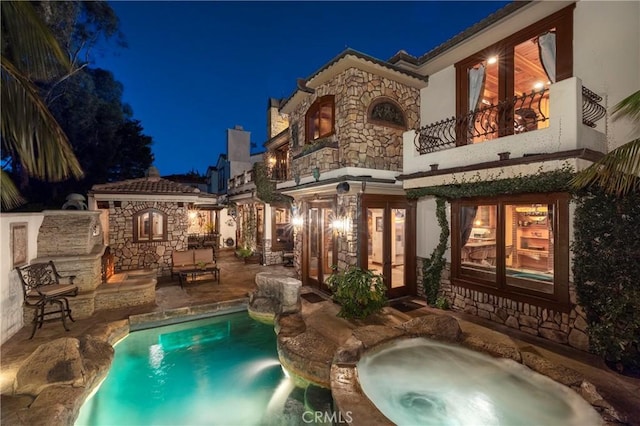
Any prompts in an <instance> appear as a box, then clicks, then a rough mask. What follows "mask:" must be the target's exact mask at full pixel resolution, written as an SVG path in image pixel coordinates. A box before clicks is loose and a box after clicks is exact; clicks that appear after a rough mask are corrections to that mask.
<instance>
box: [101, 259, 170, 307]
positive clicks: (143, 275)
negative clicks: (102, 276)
mask: <svg viewBox="0 0 640 426" xmlns="http://www.w3.org/2000/svg"><path fill="white" fill-rule="evenodd" d="M157 281H158V280H157V279H156V272H155V271H154V270H151V269H142V270H140V271H129V272H124V273H120V274H115V275H113V276H112V277H111V278H110V279H109V282H107V283H105V284H102V285H101V286H100V287H98V289H97V290H96V298H95V310H96V311H98V310H102V309H116V308H124V307H129V306H138V305H147V304H151V303H155V301H156V283H157Z"/></svg>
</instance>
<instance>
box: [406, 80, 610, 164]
mask: <svg viewBox="0 0 640 426" xmlns="http://www.w3.org/2000/svg"><path fill="white" fill-rule="evenodd" d="M548 101H549V89H543V90H541V91H537V92H536V91H534V92H531V93H528V94H524V95H522V96H516V97H514V98H512V99H509V100H505V101H501V102H499V103H498V104H495V105H494V104H490V105H487V106H483V107H480V108H477V109H476V110H474V111H470V112H469V113H467V114H464V115H461V116H458V117H451V118H449V119H446V120H442V121H438V122H436V123H432V124H429V125H427V126H423V127H421V128H420V129H418V131H417V133H416V136H415V139H414V145H415V147H416V149H417V150H418V152H419V153H420V154H427V153H430V152H435V151H440V150H444V149H448V148H453V147H455V146H456V145H466V144H468V143H471V142H472V141H474V140H475V141H484V140H490V139H495V138H499V137H502V136H507V135H512V134H518V133H523V132H528V131H532V130H537V129H538V128H539V127H540V126H541V124H540V123H544V122H546V121H547V120H548V119H549V117H548V115H547V111H548ZM600 101H602V98H601V97H599V96H598V95H596V94H595V93H593V92H592V91H590V90H589V89H587V88H586V87H584V86H583V87H582V117H583V118H582V121H583V123H584V124H585V125H587V126H590V127H595V126H596V125H595V122H596V121H598V120H600V119H601V118H602V117H604V115H605V114H606V110H605V109H604V107H603V106H602V105H600V104H599V102H600Z"/></svg>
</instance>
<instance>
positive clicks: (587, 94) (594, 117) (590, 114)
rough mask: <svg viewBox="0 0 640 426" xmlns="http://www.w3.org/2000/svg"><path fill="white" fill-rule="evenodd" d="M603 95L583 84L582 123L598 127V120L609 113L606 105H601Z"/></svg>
mask: <svg viewBox="0 0 640 426" xmlns="http://www.w3.org/2000/svg"><path fill="white" fill-rule="evenodd" d="M600 102H602V96H598V95H596V94H595V93H593V92H592V91H591V90H589V89H587V88H586V87H584V86H582V123H584V124H586V125H587V126H589V127H594V128H595V127H596V121H598V120H600V119H601V118H602V117H604V116H605V115H606V114H607V110H606V109H605V107H603V106H602V105H600Z"/></svg>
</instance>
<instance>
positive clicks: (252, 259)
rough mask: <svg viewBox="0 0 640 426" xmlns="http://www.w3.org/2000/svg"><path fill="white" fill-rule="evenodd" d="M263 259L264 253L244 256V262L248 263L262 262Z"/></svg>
mask: <svg viewBox="0 0 640 426" xmlns="http://www.w3.org/2000/svg"><path fill="white" fill-rule="evenodd" d="M261 261H262V255H261V254H252V255H251V256H248V257H245V258H244V263H246V264H250V263H260V262H261Z"/></svg>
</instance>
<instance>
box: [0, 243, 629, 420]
mask: <svg viewBox="0 0 640 426" xmlns="http://www.w3.org/2000/svg"><path fill="white" fill-rule="evenodd" d="M218 266H219V267H220V276H221V280H220V283H215V282H212V281H211V280H209V279H208V278H207V277H202V279H200V280H197V281H196V282H193V283H188V284H186V285H185V286H184V288H181V287H180V284H179V282H178V279H177V278H176V279H175V280H170V279H160V280H159V282H158V286H157V291H156V304H155V305H145V306H138V307H132V308H124V309H115V310H108V311H99V312H96V313H95V314H94V315H93V316H92V317H91V318H87V319H82V320H77V321H76V322H74V323H71V324H70V326H69V328H70V329H71V330H70V331H68V332H65V331H64V329H63V328H62V325H61V324H60V323H59V322H57V321H53V322H49V323H46V324H44V326H43V327H42V328H41V329H40V330H38V331H37V332H36V335H35V337H34V338H33V339H31V340H29V335H30V333H31V325H30V324H27V325H25V327H23V328H22V329H21V330H20V331H19V332H18V333H17V334H15V335H14V336H12V337H11V338H10V339H9V340H8V341H7V342H5V343H4V344H3V345H2V347H1V348H0V371H1V374H0V393H1V394H3V395H9V394H11V392H12V386H13V381H14V379H15V375H16V372H17V370H18V368H19V367H20V364H21V363H22V361H23V360H24V359H26V357H27V356H29V355H30V354H31V353H32V352H33V351H34V350H35V349H36V348H37V347H38V346H39V345H41V344H42V343H45V342H48V341H51V340H54V339H57V338H59V337H79V336H82V335H84V334H87V333H89V332H90V331H91V330H92V329H94V328H96V327H98V326H100V325H101V324H104V323H108V322H113V321H119V320H125V319H128V318H129V317H130V316H132V315H139V314H146V313H152V312H162V311H168V310H172V309H178V308H188V307H197V306H200V305H205V304H211V303H215V302H224V301H232V300H242V299H245V300H246V298H247V295H248V293H250V292H251V291H253V290H254V289H255V282H254V279H255V275H256V273H258V272H269V273H273V274H281V275H285V276H294V275H295V272H294V269H293V268H288V267H284V266H280V265H274V266H262V265H258V264H248V265H247V264H244V263H243V261H242V260H240V259H237V258H236V257H235V255H234V253H233V251H232V250H221V252H220V253H219V257H218ZM309 291H312V290H311V289H308V288H304V287H303V292H309ZM413 301H414V302H417V303H420V304H423V305H424V303H422V301H420V300H417V299H413ZM302 308H303V309H302V313H303V316H304V315H305V314H307V315H309V318H310V320H311V321H309V322H308V323H307V327H313V328H315V330H316V331H317V332H318V333H319V334H320V335H321V336H323V337H325V338H326V339H327V340H329V341H332V342H334V343H335V344H341V343H343V342H344V341H345V340H346V339H347V338H348V337H349V336H350V330H349V329H353V328H355V327H358V326H361V325H364V324H363V323H362V322H349V321H346V320H343V319H340V318H337V317H336V312H337V307H336V306H335V305H334V304H333V303H331V302H330V301H325V302H320V303H315V304H312V303H309V302H307V301H306V300H304V299H303V300H302ZM385 310H386V313H387V315H386V317H387V318H389V319H390V320H392V321H393V323H397V322H398V321H403V320H408V319H411V318H414V317H418V316H422V315H425V314H429V313H431V312H438V313H440V314H442V311H437V310H432V309H431V308H429V307H426V306H424V307H422V308H419V309H415V310H412V311H409V312H404V313H403V312H399V311H396V310H393V309H390V308H385ZM448 313H449V314H450V315H452V316H454V317H456V318H457V319H458V320H459V321H460V324H461V327H462V329H463V332H465V333H466V332H470V333H474V334H478V335H480V336H481V335H482V333H483V332H490V331H489V330H494V331H499V332H502V333H504V334H506V335H508V336H509V337H511V339H512V340H513V341H515V342H516V343H517V344H518V345H519V346H523V347H524V346H533V347H535V349H536V350H538V351H539V352H540V353H541V354H543V355H544V356H545V357H546V358H548V359H549V360H552V361H554V362H557V363H558V364H560V365H565V366H567V367H569V368H572V369H574V370H576V371H578V372H579V373H581V374H582V375H583V376H584V377H585V378H586V379H587V380H589V381H590V382H591V383H593V384H594V385H596V387H597V388H598V391H599V392H600V394H601V395H602V396H603V397H604V398H605V399H606V400H607V401H608V402H609V403H611V404H612V405H613V406H614V408H615V409H616V410H618V412H619V413H621V414H623V415H624V416H625V417H626V418H627V421H628V423H629V424H632V425H640V379H635V378H630V377H625V376H621V375H619V374H616V373H613V372H612V371H611V370H609V369H608V368H607V367H606V365H605V364H604V362H603V361H602V360H601V359H600V358H599V357H596V356H593V355H590V354H587V353H584V352H581V351H578V350H575V349H572V348H570V347H568V346H564V345H560V344H555V343H553V342H550V341H547V340H544V339H541V338H537V337H535V336H531V335H528V334H526V333H522V332H519V331H518V330H514V329H512V328H509V327H506V326H502V325H500V324H496V323H494V322H490V321H487V320H483V319H482V318H478V317H474V316H470V315H466V314H463V313H458V312H454V311H449V312H448ZM311 314H312V315H311ZM311 317H312V318H311ZM337 327H338V328H340V327H342V329H337ZM0 408H1V411H2V418H7V417H8V416H9V414H10V411H11V410H12V407H11V406H7V404H2V407H0ZM0 423H2V424H6V423H5V422H4V421H2V419H0Z"/></svg>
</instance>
